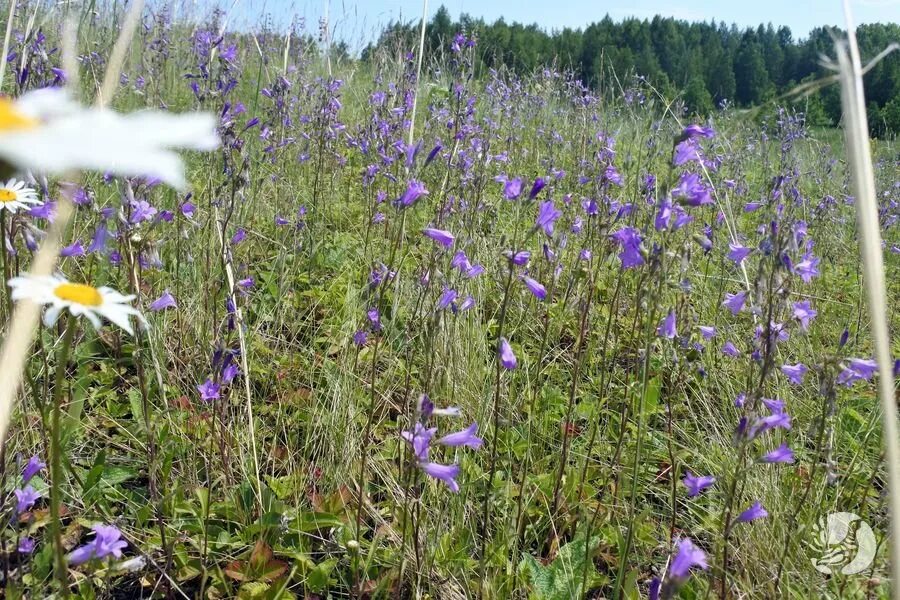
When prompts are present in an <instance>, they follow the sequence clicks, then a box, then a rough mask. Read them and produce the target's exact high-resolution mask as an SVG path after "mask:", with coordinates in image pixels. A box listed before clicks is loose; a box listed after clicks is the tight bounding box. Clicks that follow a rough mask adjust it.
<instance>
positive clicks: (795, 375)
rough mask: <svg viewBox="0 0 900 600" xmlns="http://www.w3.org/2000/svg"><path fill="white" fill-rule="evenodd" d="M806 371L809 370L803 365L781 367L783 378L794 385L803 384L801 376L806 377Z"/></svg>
mask: <svg viewBox="0 0 900 600" xmlns="http://www.w3.org/2000/svg"><path fill="white" fill-rule="evenodd" d="M807 371H809V369H808V368H807V366H806V365H804V364H803V363H797V364H796V365H787V364H786V365H782V366H781V372H782V373H784V376H785V377H787V378H788V381H790V382H791V383H793V384H794V385H802V384H803V376H804V375H806V372H807Z"/></svg>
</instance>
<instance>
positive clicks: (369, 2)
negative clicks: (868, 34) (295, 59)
mask: <svg viewBox="0 0 900 600" xmlns="http://www.w3.org/2000/svg"><path fill="white" fill-rule="evenodd" d="M222 1H223V2H227V4H226V5H225V6H226V9H227V7H231V8H230V10H229V13H230V15H231V20H232V21H233V22H234V24H236V25H238V24H249V23H253V22H255V21H258V18H259V15H260V14H262V13H263V12H268V13H271V14H272V15H273V18H274V19H275V22H276V24H277V25H279V26H282V25H284V24H285V23H289V22H290V19H291V15H300V16H303V17H305V18H306V19H307V23H308V28H310V29H312V30H313V31H315V30H316V26H317V25H316V24H317V22H318V20H319V18H320V17H321V16H322V15H323V14H324V13H325V10H326V5H327V7H328V9H327V10H328V13H329V21H330V23H331V26H332V30H333V31H334V37H335V38H336V39H344V40H346V41H348V42H349V43H350V44H351V46H353V47H361V46H363V45H365V42H367V41H368V40H369V39H371V37H372V36H373V32H375V31H377V30H378V29H379V28H380V26H382V25H383V24H385V23H387V22H389V21H391V20H392V19H401V18H402V19H403V20H405V21H408V20H413V19H415V20H418V18H419V17H420V15H421V14H422V2H421V0H222ZM441 4H443V5H444V6H446V7H447V9H448V10H449V11H450V13H451V14H452V15H453V17H454V18H456V17H458V16H459V15H460V14H461V13H469V14H471V15H473V16H479V17H483V18H485V19H486V20H488V21H494V20H496V19H498V18H500V17H503V18H504V19H505V20H506V21H507V22H512V21H519V22H523V23H538V24H539V25H540V26H541V27H543V28H545V29H559V28H562V27H573V28H575V27H582V26H584V25H587V24H588V23H591V22H592V21H599V20H600V19H602V18H603V17H604V16H605V15H606V14H609V15H610V16H611V17H612V18H613V19H616V20H621V19H623V18H625V17H629V16H635V17H640V18H648V17H652V16H653V15H656V14H660V15H664V16H672V17H676V18H679V19H686V20H691V21H709V20H711V19H716V20H717V21H725V22H727V23H732V22H734V23H737V24H738V25H739V26H749V25H754V26H755V25H758V24H759V23H768V22H771V23H772V24H773V25H775V26H778V25H787V26H788V27H790V28H791V30H792V31H793V33H794V37H795V38H802V37H805V36H806V35H807V33H808V32H809V31H810V30H811V29H812V28H814V27H817V26H819V25H842V24H843V12H842V8H841V7H842V4H841V0H749V1H748V0H630V1H629V0H556V1H553V0H429V2H428V13H429V16H430V15H433V14H434V12H435V11H436V10H437V9H438V7H439V6H441ZM851 5H852V7H853V11H854V19H855V20H856V22H857V23H872V22H900V0H852V1H851Z"/></svg>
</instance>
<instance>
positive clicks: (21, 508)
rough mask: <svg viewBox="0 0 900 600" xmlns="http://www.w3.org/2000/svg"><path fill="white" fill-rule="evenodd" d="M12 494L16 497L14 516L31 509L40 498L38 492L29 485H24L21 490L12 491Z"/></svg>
mask: <svg viewBox="0 0 900 600" xmlns="http://www.w3.org/2000/svg"><path fill="white" fill-rule="evenodd" d="M13 494H15V495H16V514H22V513H23V512H25V511H26V510H29V509H31V507H32V506H34V503H35V502H37V500H38V498H40V497H41V494H40V492H38V491H37V490H35V489H34V488H33V487H31V486H30V485H26V486H25V487H24V488H22V489H21V490H13Z"/></svg>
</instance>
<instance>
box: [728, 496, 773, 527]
mask: <svg viewBox="0 0 900 600" xmlns="http://www.w3.org/2000/svg"><path fill="white" fill-rule="evenodd" d="M768 516H769V513H768V512H767V511H766V509H765V508H763V505H762V503H760V502H759V501H757V502H754V503H753V504H751V505H750V507H749V508H748V509H747V510H745V511H744V512H742V513H741V514H739V515H738V517H737V519H735V520H736V521H737V522H738V523H749V522H751V521H755V520H757V519H763V518H765V517H768Z"/></svg>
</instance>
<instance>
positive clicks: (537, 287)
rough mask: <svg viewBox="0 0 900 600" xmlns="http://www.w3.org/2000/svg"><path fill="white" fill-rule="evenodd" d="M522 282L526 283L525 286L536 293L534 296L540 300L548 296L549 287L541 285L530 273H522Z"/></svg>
mask: <svg viewBox="0 0 900 600" xmlns="http://www.w3.org/2000/svg"><path fill="white" fill-rule="evenodd" d="M522 283H524V284H525V287H527V288H528V290H529V291H530V292H531V293H532V294H534V297H535V298H537V299H538V300H544V299H546V298H547V288H545V287H544V286H543V285H541V284H540V283H539V282H538V281H537V280H535V279H532V278H531V277H529V276H528V275H522Z"/></svg>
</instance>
